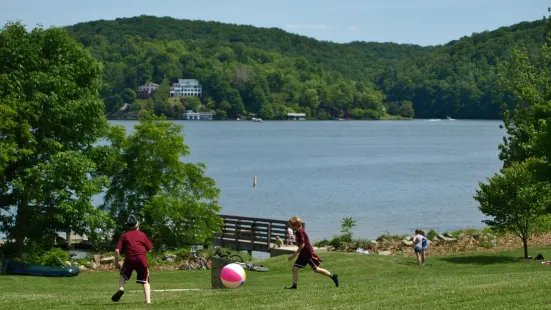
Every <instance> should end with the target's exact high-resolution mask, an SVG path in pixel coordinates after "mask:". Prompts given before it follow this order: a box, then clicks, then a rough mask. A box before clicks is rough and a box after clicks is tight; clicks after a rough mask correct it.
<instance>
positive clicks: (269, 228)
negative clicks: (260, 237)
mask: <svg viewBox="0 0 551 310" xmlns="http://www.w3.org/2000/svg"><path fill="white" fill-rule="evenodd" d="M267 241H268V244H266V251H268V252H269V251H270V246H271V245H272V223H268V240H267Z"/></svg>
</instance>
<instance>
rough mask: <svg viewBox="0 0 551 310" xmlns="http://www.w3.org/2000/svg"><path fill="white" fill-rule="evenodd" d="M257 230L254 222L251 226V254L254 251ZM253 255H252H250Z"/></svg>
mask: <svg viewBox="0 0 551 310" xmlns="http://www.w3.org/2000/svg"><path fill="white" fill-rule="evenodd" d="M255 229H256V221H254V222H253V223H252V224H251V252H252V250H253V249H254V239H255V235H256V234H255ZM249 254H251V253H249Z"/></svg>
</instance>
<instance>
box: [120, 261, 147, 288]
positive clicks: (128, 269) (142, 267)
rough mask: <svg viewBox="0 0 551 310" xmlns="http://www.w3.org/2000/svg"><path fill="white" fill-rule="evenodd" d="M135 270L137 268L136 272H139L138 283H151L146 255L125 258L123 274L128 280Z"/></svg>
mask: <svg viewBox="0 0 551 310" xmlns="http://www.w3.org/2000/svg"><path fill="white" fill-rule="evenodd" d="M134 270H136V273H137V274H138V276H137V277H136V283H141V284H144V283H149V268H148V266H147V260H146V258H145V257H139V256H138V257H127V258H125V259H124V264H123V265H122V268H121V274H122V275H123V276H124V278H125V279H126V281H128V280H130V277H131V276H132V272H133V271H134Z"/></svg>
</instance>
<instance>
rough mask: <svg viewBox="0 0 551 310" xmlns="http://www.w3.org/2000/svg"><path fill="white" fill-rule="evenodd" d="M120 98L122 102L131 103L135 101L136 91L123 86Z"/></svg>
mask: <svg viewBox="0 0 551 310" xmlns="http://www.w3.org/2000/svg"><path fill="white" fill-rule="evenodd" d="M121 98H122V101H123V102H124V103H128V104H133V103H134V102H135V101H136V92H135V91H133V90H132V89H130V88H125V89H124V90H123V91H122V92H121Z"/></svg>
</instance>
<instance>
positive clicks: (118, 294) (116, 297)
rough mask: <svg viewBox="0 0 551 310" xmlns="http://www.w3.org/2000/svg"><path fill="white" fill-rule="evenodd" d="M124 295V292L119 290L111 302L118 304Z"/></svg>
mask: <svg viewBox="0 0 551 310" xmlns="http://www.w3.org/2000/svg"><path fill="white" fill-rule="evenodd" d="M123 294H124V291H121V290H118V291H117V292H116V293H115V294H114V295H113V297H111V300H112V301H114V302H117V301H119V300H120V299H121V297H122V295H123Z"/></svg>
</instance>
